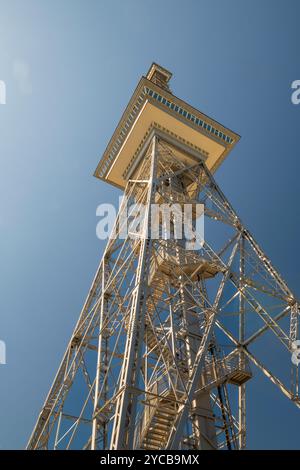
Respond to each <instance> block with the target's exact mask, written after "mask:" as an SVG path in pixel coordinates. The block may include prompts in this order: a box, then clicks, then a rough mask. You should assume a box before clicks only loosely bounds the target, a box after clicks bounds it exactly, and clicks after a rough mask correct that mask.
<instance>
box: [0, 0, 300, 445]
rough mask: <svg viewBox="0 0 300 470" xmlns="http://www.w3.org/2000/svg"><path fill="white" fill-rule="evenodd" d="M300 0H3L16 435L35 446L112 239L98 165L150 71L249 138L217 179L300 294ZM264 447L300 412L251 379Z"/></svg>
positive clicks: (0, 127) (5, 190) (4, 441)
mask: <svg viewBox="0 0 300 470" xmlns="http://www.w3.org/2000/svg"><path fill="white" fill-rule="evenodd" d="M299 43H300V3H299V1H297V0H294V1H293V0H288V1H287V0H285V1H277V0H264V1H258V0H255V1H254V0H252V1H251V2H246V1H240V0H227V1H224V0H219V1H218V0H210V1H203V0H185V1H183V0H181V1H178V0H160V1H158V0H152V1H151V2H148V1H145V0H126V1H124V0H123V1H122V0H106V1H104V0H97V1H96V0H89V1H86V0H51V1H48V0H39V1H38V0H19V1H18V0H0V80H3V81H5V83H6V88H7V103H6V105H0V161H1V166H0V237H1V238H0V339H2V340H4V341H5V342H6V344H7V365H5V366H3V365H2V366H0V384H1V385H0V448H2V449H8V448H24V446H25V444H26V441H27V440H28V437H29V435H30V433H31V430H32V428H33V425H34V422H35V420H36V417H37V414H38V412H39V410H40V408H41V405H42V403H43V400H44V397H45V394H46V393H47V392H48V389H49V386H50V384H51V382H52V380H53V378H54V374H55V372H56V370H57V367H58V365H59V362H60V359H61V357H62V354H63V352H64V350H65V347H66V344H67V342H68V339H69V337H70V334H71V332H72V329H73V326H74V324H75V321H76V319H77V317H78V314H79V311H80V309H81V306H82V304H83V301H84V299H85V296H86V294H87V292H88V289H89V285H90V283H91V280H92V278H93V275H94V272H95V270H96V267H97V264H98V262H99V260H100V258H101V254H102V251H103V247H104V245H103V242H100V241H99V240H98V239H97V238H96V231H95V230H96V224H97V218H96V207H97V205H98V204H100V203H101V202H116V201H117V198H118V196H119V192H118V190H116V189H114V188H113V187H110V186H108V185H105V184H104V183H102V182H100V181H98V180H97V179H96V178H94V177H93V176H92V174H93V171H94V169H95V167H96V165H97V163H98V160H99V158H100V156H101V154H102V152H103V150H104V149H105V146H106V144H107V141H108V139H109V138H110V136H111V134H112V132H113V130H114V128H115V126H116V124H117V122H118V120H119V117H120V115H121V113H122V112H123V110H124V107H125V105H126V104H127V102H128V100H129V98H130V96H131V93H132V91H133V90H134V88H135V86H136V84H137V81H138V79H139V78H140V76H141V75H142V74H145V73H146V72H147V70H148V68H149V66H150V64H151V63H152V61H155V62H158V63H160V64H161V65H163V66H165V67H166V68H168V69H169V70H171V71H172V72H173V73H174V77H173V79H172V89H173V91H174V93H175V94H176V95H177V96H179V97H181V98H183V99H185V100H186V101H188V102H190V103H191V104H193V105H194V106H195V107H197V108H199V109H200V110H202V111H203V112H204V113H206V114H208V115H210V116H212V117H213V118H215V119H216V120H217V121H220V122H221V123H223V124H224V125H225V126H227V127H229V128H231V129H233V130H234V131H236V132H237V133H239V134H240V135H241V136H242V139H241V141H240V142H239V144H238V145H237V146H236V148H235V149H234V151H233V152H232V154H231V155H230V157H228V160H226V161H225V162H224V164H223V165H222V166H221V167H220V169H219V170H218V172H217V174H216V179H217V181H218V183H219V184H220V185H221V187H222V189H223V191H224V192H225V194H226V195H227V196H228V198H229V199H230V201H231V202H232V204H233V206H234V207H235V209H236V210H237V212H238V213H239V214H240V216H241V218H242V220H243V221H244V223H245V224H246V226H247V227H248V228H249V229H250V231H251V232H252V233H253V235H254V236H255V238H256V239H257V240H258V241H259V243H260V244H261V246H262V247H263V248H264V249H265V251H266V253H267V254H268V256H270V258H271V259H272V260H273V263H274V264H275V266H276V267H278V269H279V271H280V272H281V273H282V274H283V277H284V278H285V279H286V281H287V282H288V284H289V285H290V287H291V289H292V290H294V292H295V293H296V294H297V295H298V296H300V282H299V280H300V276H299V264H300V254H299V249H298V247H299V230H300V219H299V170H300V158H299V157H300V155H299V145H300V132H299V131H300V105H298V106H296V105H293V104H292V103H291V93H292V92H291V83H292V81H293V80H296V79H300V61H299ZM249 389H250V392H249V393H250V398H249V414H248V430H249V434H248V446H249V448H262V447H264V446H265V447H267V448H299V447H300V445H299V417H300V411H299V410H297V409H296V408H295V407H294V406H293V405H292V404H291V403H289V402H288V401H287V399H285V397H283V395H281V394H280V392H279V391H278V390H277V389H276V388H275V386H274V385H272V384H269V383H268V382H267V381H266V380H265V382H264V386H263V387H260V388H259V390H257V389H256V388H255V381H253V382H252V383H251V384H250V387H249Z"/></svg>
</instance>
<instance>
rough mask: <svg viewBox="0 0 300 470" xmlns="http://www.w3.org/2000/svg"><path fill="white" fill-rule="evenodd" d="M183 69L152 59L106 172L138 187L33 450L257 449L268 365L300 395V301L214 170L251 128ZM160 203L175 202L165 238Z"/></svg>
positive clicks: (130, 192) (273, 376) (129, 190)
mask: <svg viewBox="0 0 300 470" xmlns="http://www.w3.org/2000/svg"><path fill="white" fill-rule="evenodd" d="M171 75H172V74H171V73H170V72H168V71H167V70H166V69H164V68H163V67H161V66H159V65H157V64H152V66H151V67H150V70H149V72H148V74H147V76H146V77H142V78H141V80H140V81H139V83H138V85H137V88H136V90H135V91H134V93H133V95H132V97H131V99H130V101H129V104H128V106H127V108H126V110H125V112H124V114H123V116H122V118H121V120H120V122H119V124H118V126H117V128H116V130H115V132H114V134H113V136H112V138H111V140H110V142H109V144H108V147H107V149H106V151H105V152H104V155H103V157H102V159H101V160H100V163H99V165H98V167H97V169H96V171H95V176H96V177H98V178H100V179H101V180H103V181H106V182H107V183H110V184H113V185H115V186H117V187H118V188H121V189H122V190H124V195H125V196H126V198H125V197H124V198H123V202H122V205H121V207H120V211H119V214H118V216H117V219H116V223H115V229H114V230H113V231H112V235H111V236H110V239H109V241H108V244H107V247H106V249H105V252H104V255H103V257H102V260H101V262H100V265H99V268H98V270H97V273H96V275H95V278H94V280H93V283H92V286H91V289H90V291H89V294H88V296H87V299H86V302H85V304H84V306H83V309H82V312H81V314H80V317H79V320H78V323H77V325H76V326H75V329H74V332H73V334H72V336H71V340H70V342H69V344H68V346H67V350H66V352H65V355H64V357H63V359H62V362H61V365H60V367H59V369H58V372H57V375H56V377H55V379H54V382H53V385H52V387H51V389H50V392H49V394H48V396H47V398H46V401H45V403H44V406H43V408H42V410H41V412H40V415H39V417H38V420H37V423H36V426H35V428H34V430H33V433H32V435H31V437H30V440H29V443H28V449H50V448H54V449H78V448H82V449H153V450H158V449H244V448H245V446H246V386H247V382H248V381H249V380H250V379H252V378H253V380H254V385H256V384H257V383H258V382H259V380H260V381H262V376H263V375H264V376H265V378H266V379H267V380H270V381H271V382H273V384H274V385H275V386H277V388H278V389H279V390H280V391H281V392H282V393H283V394H284V395H285V396H286V397H287V398H288V399H289V400H292V401H293V402H294V403H295V405H296V406H297V407H299V405H300V400H299V395H298V367H297V365H298V362H300V359H299V357H298V350H297V345H298V344H299V343H297V341H298V321H299V304H298V303H297V300H296V298H295V297H294V295H293V293H292V292H291V291H290V289H289V288H288V286H287V284H286V283H285V281H284V280H283V279H282V277H281V276H280V274H279V273H278V271H277V270H276V269H275V268H274V267H273V266H272V264H271V262H270V260H269V259H268V258H267V256H266V255H265V254H264V252H263V251H262V249H261V248H260V247H259V245H258V244H257V243H256V241H255V240H254V239H253V237H252V235H251V234H250V233H249V231H248V230H247V229H246V228H245V227H244V225H243V223H242V222H241V220H240V219H239V217H238V215H237V214H236V212H235V211H234V209H233V208H232V206H231V204H230V203H229V201H228V200H227V198H226V197H225V196H224V194H223V193H222V191H221V190H220V188H219V187H218V185H217V184H216V182H215V180H214V178H213V176H212V174H213V172H214V171H215V170H216V169H217V168H218V167H219V165H220V164H221V163H222V162H223V160H224V159H225V157H226V156H227V154H228V153H229V152H230V151H231V149H232V148H233V147H234V146H235V144H236V143H237V141H238V140H239V136H238V135H237V134H235V133H234V132H232V131H230V130H229V129H227V128H225V127H224V126H222V125H221V124H219V123H218V122H216V121H214V120H212V119H211V118H209V117H208V116H206V115H204V114H203V113H201V112H200V111H198V110H197V109H195V108H193V107H192V106H190V105H188V104H187V103H185V102H184V101H182V100H181V99H179V98H177V97H176V96H174V95H173V94H172V92H171V90H170V88H169V80H170V78H171ZM233 184H234V183H233ZM133 202H135V203H138V204H142V205H143V207H144V216H143V218H142V219H141V218H140V214H139V213H138V211H136V210H134V209H133V210H132V207H133V208H134V207H136V206H133V205H132V204H133ZM154 204H156V205H158V204H159V207H165V208H170V207H171V209H172V210H171V211H170V213H171V216H170V226H169V228H167V227H166V223H165V222H166V219H165V213H164V212H163V211H162V212H158V218H157V219H156V222H157V224H156V226H157V227H159V229H160V230H159V232H158V236H157V237H153V236H151V235H152V233H151V229H152V228H153V226H154V223H153V220H152V219H153V217H152V207H153V205H154ZM163 204H165V206H162V205H163ZM202 205H203V206H202ZM199 207H200V208H201V207H204V215H202V219H203V218H204V219H205V237H204V238H203V239H201V240H198V238H197V237H198V235H197V232H196V230H195V226H196V223H197V221H199V219H201V216H200V217H199V211H198V208H199ZM182 208H190V209H189V210H190V216H191V217H190V219H191V221H192V222H191V224H190V229H191V233H193V234H196V235H194V245H192V244H191V243H192V242H191V240H189V239H188V237H187V236H186V235H185V238H183V237H179V236H178V237H177V234H176V233H175V228H174V227H175V218H176V217H177V216H178V214H179V213H180V210H181V209H182ZM126 213H128V217H124V214H126ZM200 215H201V214H200ZM151 221H152V224H151ZM126 224H129V228H128V230H127V231H125V230H124V227H125V225H126ZM182 226H184V223H183V222H182ZM192 229H193V230H192ZM120 232H122V233H123V237H121V236H119V235H120ZM124 233H125V235H124ZM166 233H168V235H169V236H166ZM195 239H196V242H195ZM200 242H201V243H200ZM189 243H190V244H189ZM270 367H271V369H272V372H271V370H270ZM255 372H256V373H255ZM257 380H258V382H257ZM252 389H253V388H251V390H252Z"/></svg>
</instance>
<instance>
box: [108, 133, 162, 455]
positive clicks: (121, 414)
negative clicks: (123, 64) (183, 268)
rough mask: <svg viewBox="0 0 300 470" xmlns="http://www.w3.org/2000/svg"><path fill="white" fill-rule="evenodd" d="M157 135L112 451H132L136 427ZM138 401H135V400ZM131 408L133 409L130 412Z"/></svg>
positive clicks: (153, 141) (153, 149)
mask: <svg viewBox="0 0 300 470" xmlns="http://www.w3.org/2000/svg"><path fill="white" fill-rule="evenodd" d="M156 140H157V138H156V136H154V137H153V139H152V155H151V165H150V175H149V182H148V195H147V207H146V210H145V219H144V227H143V232H142V238H141V250H140V256H139V262H138V267H137V274H136V283H135V289H134V291H133V294H132V295H133V298H132V305H131V311H130V320H129V328H128V336H127V340H126V346H125V352H124V360H123V365H122V370H121V375H120V383H119V391H120V394H119V396H118V399H117V402H116V409H115V416H114V424H113V430H112V437H111V445H110V448H111V449H118V450H120V449H124V448H127V449H132V448H133V437H134V432H133V431H134V428H135V422H134V419H135V413H134V408H135V403H134V404H133V406H132V403H131V404H130V399H131V398H130V397H131V396H132V395H134V393H135V390H134V388H136V386H137V379H138V372H139V369H140V362H141V351H140V350H141V344H142V341H143V334H144V318H143V317H144V313H145V312H144V311H145V307H146V296H145V294H146V292H145V281H146V279H145V271H147V272H148V269H149V264H150V263H148V265H147V264H146V257H147V253H148V252H149V245H151V239H149V228H150V227H149V225H150V217H151V202H152V195H153V190H154V186H155V182H154V177H155V172H156V146H157V141H156ZM134 402H135V398H134ZM130 406H131V410H130ZM128 412H130V415H131V419H129V420H127V413H128Z"/></svg>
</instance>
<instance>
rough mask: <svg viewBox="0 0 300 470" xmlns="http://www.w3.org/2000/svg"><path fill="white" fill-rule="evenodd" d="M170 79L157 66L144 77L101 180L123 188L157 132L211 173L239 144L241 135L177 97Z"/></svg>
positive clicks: (115, 137) (117, 133) (108, 151)
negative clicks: (200, 160) (150, 139)
mask: <svg viewBox="0 0 300 470" xmlns="http://www.w3.org/2000/svg"><path fill="white" fill-rule="evenodd" d="M170 78H171V73H170V72H168V71H167V70H166V69H163V68H162V67H160V66H158V65H157V64H152V66H151V67H150V70H149V72H148V74H147V77H142V78H141V80H140V81H139V83H138V85H137V87H136V89H135V91H134V93H133V95H132V97H131V99H130V101H129V103H128V105H127V107H126V109H125V111H124V113H123V115H122V117H121V119H120V122H119V124H118V126H117V128H116V130H115V132H114V134H113V136H112V138H111V139H110V142H109V144H108V146H107V148H106V150H105V152H104V154H103V156H102V158H101V160H100V162H99V164H98V166H97V168H96V171H95V173H94V175H95V176H96V177H97V178H100V179H102V180H104V181H106V182H107V183H110V184H113V185H115V186H117V187H119V188H122V189H123V188H124V187H125V185H126V179H127V178H128V177H129V174H130V170H131V169H132V168H133V167H134V166H136V165H137V163H138V161H139V159H140V158H142V156H143V151H144V148H145V143H146V142H147V139H149V137H150V136H151V135H153V133H158V134H159V135H163V136H164V138H165V139H166V140H168V139H169V140H170V141H172V145H173V146H175V147H176V146H178V149H179V155H180V153H181V152H180V148H181V149H182V148H183V147H184V148H185V155H186V154H187V153H186V152H188V153H189V154H190V156H191V158H192V159H195V160H197V159H203V160H204V161H205V163H206V165H207V167H208V169H209V170H210V171H212V172H214V171H215V170H216V169H217V168H218V167H219V166H220V164H221V163H222V162H223V160H224V159H225V158H226V156H227V155H228V153H229V152H230V151H231V150H232V148H233V147H234V145H235V144H236V143H237V142H238V140H239V138H240V137H239V135H238V134H236V133H235V132H233V131H231V130H230V129H228V128H226V127H224V126H222V125H221V124H220V123H218V122H217V121H215V120H213V119H211V118H210V117H208V116H206V115H205V114H203V113H201V112H200V111H199V110H197V109H195V108H193V107H192V106H190V105H189V104H188V103H186V102H184V101H183V100H181V99H179V98H177V97H176V96H174V95H173V93H171V91H170V89H169V87H168V81H169V79H170Z"/></svg>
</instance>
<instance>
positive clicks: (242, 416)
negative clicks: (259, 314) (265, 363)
mask: <svg viewBox="0 0 300 470" xmlns="http://www.w3.org/2000/svg"><path fill="white" fill-rule="evenodd" d="M239 244H240V266H239V284H240V288H242V285H243V278H244V275H245V256H244V255H245V238H244V235H243V234H242V236H241V239H240V241H239ZM239 313H240V314H239V342H240V343H241V344H242V343H243V342H244V341H245V331H246V328H245V298H244V296H243V295H242V293H241V292H240V293H239ZM241 354H242V356H241V360H243V359H244V353H242V352H241ZM245 447H246V384H242V385H240V386H239V449H240V450H242V449H245Z"/></svg>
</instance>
